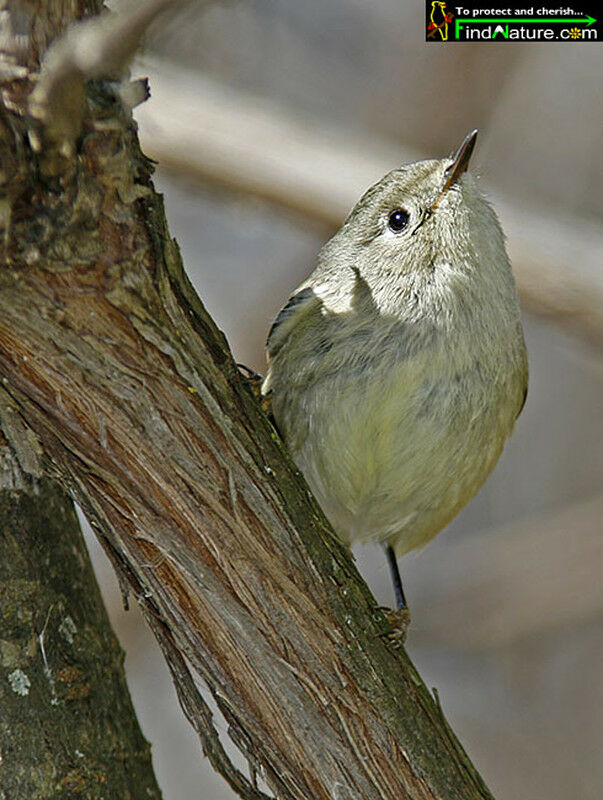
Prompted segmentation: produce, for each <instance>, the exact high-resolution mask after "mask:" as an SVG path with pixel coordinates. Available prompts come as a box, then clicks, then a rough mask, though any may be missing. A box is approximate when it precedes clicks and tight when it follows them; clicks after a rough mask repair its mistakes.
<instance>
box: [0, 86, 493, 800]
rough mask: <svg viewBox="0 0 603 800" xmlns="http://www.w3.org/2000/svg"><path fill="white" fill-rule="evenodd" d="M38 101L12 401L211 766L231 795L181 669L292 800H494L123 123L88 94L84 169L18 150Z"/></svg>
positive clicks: (13, 204)
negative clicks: (198, 682) (146, 638)
mask: <svg viewBox="0 0 603 800" xmlns="http://www.w3.org/2000/svg"><path fill="white" fill-rule="evenodd" d="M35 82H36V76H35V75H33V74H31V75H30V76H29V79H28V81H27V83H26V84H25V85H24V84H23V82H22V81H17V80H13V81H8V82H6V83H5V85H4V89H3V92H4V93H3V97H4V101H5V106H4V110H3V114H4V117H5V118H7V119H8V120H9V123H10V124H9V125H8V127H7V130H10V131H13V132H14V131H16V132H17V134H18V135H17V136H16V137H15V136H14V135H12V134H11V136H8V135H7V136H5V139H4V146H5V147H6V149H7V151H8V152H9V153H10V156H11V159H12V161H11V163H12V164H13V165H14V175H13V177H12V178H11V180H10V181H7V182H6V183H5V187H4V193H5V202H6V203H8V204H9V206H10V220H11V224H10V227H9V228H7V230H6V235H5V241H6V245H5V258H4V259H3V263H2V267H1V269H0V374H1V375H2V384H3V388H4V391H5V392H6V393H7V394H8V395H9V396H10V398H11V402H12V403H13V404H14V406H15V407H16V409H17V410H18V413H19V415H20V417H21V419H22V420H23V422H24V424H25V425H26V426H27V427H28V428H29V430H30V432H31V434H28V435H31V436H33V437H34V441H35V442H36V446H37V447H39V448H41V449H42V450H43V452H44V454H45V458H47V459H49V460H50V462H51V463H52V470H53V474H54V475H55V476H56V477H57V478H58V479H59V480H60V481H61V482H62V483H63V485H64V486H66V487H68V488H69V490H70V491H71V492H72V493H73V494H74V496H75V497H76V499H77V500H78V502H79V503H80V504H81V506H82V507H83V508H84V510H85V513H86V515H87V517H88V519H89V520H90V522H91V524H92V526H93V528H94V529H95V531H96V532H97V534H99V536H100V538H101V541H102V542H103V543H104V545H105V547H106V549H107V551H108V552H109V553H110V555H111V557H112V559H113V562H114V564H116V566H117V567H118V569H119V571H120V572H121V574H122V576H123V577H124V578H125V580H127V582H128V584H129V586H130V587H131V588H132V591H133V592H134V594H135V596H136V597H137V598H138V600H139V602H140V603H141V604H142V606H143V608H144V610H145V613H146V615H147V618H148V619H149V621H150V622H151V625H152V627H153V628H154V630H155V631H156V632H157V633H159V634H160V635H159V639H160V642H161V643H162V645H163V647H164V649H165V650H166V655H167V657H168V661H169V662H170V664H171V668H172V671H173V674H174V676H175V679H176V682H177V684H178V686H179V692H180V697H181V700H182V702H183V705H184V707H185V709H186V711H187V714H189V715H190V717H192V719H193V720H194V724H195V727H197V729H198V730H199V731H200V732H202V739H204V741H205V746H206V750H207V752H208V754H212V755H211V757H212V758H213V759H214V763H216V764H220V762H221V769H222V771H223V774H224V773H228V771H229V767H228V765H226V764H224V761H223V758H222V753H221V752H220V751H219V748H217V746H216V741H215V737H214V736H213V734H212V733H211V731H210V730H209V729H208V727H207V714H206V708H205V707H204V706H203V704H202V702H201V700H200V697H199V695H198V692H197V691H196V689H195V690H194V691H193V689H194V683H193V682H192V681H191V680H190V674H189V673H188V666H187V671H184V665H190V669H191V670H192V672H193V674H196V675H197V676H199V677H200V678H202V679H203V680H204V681H205V682H206V683H207V685H208V686H209V688H210V690H211V692H212V694H213V696H214V698H215V700H216V702H217V704H218V706H219V708H220V710H221V711H222V713H223V714H224V715H225V717H226V719H227V721H228V723H229V725H230V731H229V732H230V735H231V738H232V739H233V740H234V741H235V743H236V744H237V745H238V746H239V747H240V749H241V750H242V751H243V752H244V754H245V755H246V756H247V758H248V759H249V760H250V761H251V762H252V763H253V764H257V765H259V767H260V768H261V770H262V774H263V777H264V778H265V780H266V782H267V784H268V786H269V787H270V789H271V791H272V792H273V793H274V794H275V795H276V796H277V797H279V798H282V799H283V800H293V799H295V800H302V798H303V800H308V798H313V800H319V799H324V800H327V798H329V800H331V799H332V798H337V800H352V798H354V799H355V798H363V800H389V799H390V798H391V800H393V799H394V798H396V800H399V799H400V798H411V800H419V799H420V800H427V799H429V800H434V799H435V798H440V799H443V798H446V800H461V798H462V800H474V799H476V798H488V797H490V795H489V793H488V791H487V789H486V788H485V786H484V784H483V782H482V780H481V779H480V777H479V776H478V774H477V773H476V771H475V769H474V768H473V766H472V765H471V763H470V761H469V760H468V758H467V756H466V755H465V753H464V752H463V750H462V748H461V747H460V745H459V744H458V742H457V741H456V739H454V737H453V736H451V735H450V734H449V732H448V727H447V725H446V723H445V721H444V719H443V717H442V715H441V713H440V711H439V709H438V707H437V706H436V704H435V703H434V700H433V698H432V697H431V695H430V694H429V692H428V691H427V690H426V688H425V686H424V685H423V683H422V681H421V680H420V678H419V676H418V675H417V673H416V671H415V670H414V668H413V666H412V665H411V663H410V662H409V660H408V659H407V657H406V655H405V654H404V652H403V651H396V650H394V649H393V648H392V647H390V646H389V645H388V642H387V639H386V638H385V637H384V635H383V634H384V633H385V632H386V631H387V623H386V620H385V617H384V615H383V613H382V611H381V610H379V608H378V607H377V606H376V603H375V601H374V598H373V597H372V596H371V594H370V592H369V591H368V589H367V587H366V585H365V584H364V582H363V581H362V580H361V578H360V576H359V575H358V573H357V571H356V570H355V568H354V566H353V563H352V561H351V558H350V554H349V552H348V551H347V550H346V549H345V548H344V547H343V546H342V545H341V544H340V543H339V542H338V541H337V540H336V538H335V537H334V536H333V534H332V532H331V530H330V529H329V527H328V525H327V523H326V521H325V519H324V517H323V515H322V513H321V512H320V509H319V508H318V507H317V506H316V504H315V502H314V501H313V499H312V497H311V496H310V494H309V491H308V489H307V486H306V485H305V483H304V481H303V479H302V477H301V475H300V474H299V473H298V471H297V470H296V469H295V467H294V466H293V464H292V463H291V461H290V459H289V457H288V456H287V454H286V452H284V450H283V447H282V445H281V443H280V441H279V439H278V437H277V435H276V433H275V431H274V430H273V429H272V428H271V426H270V424H269V422H268V420H267V419H266V417H265V416H264V415H263V413H262V411H261V409H260V408H259V406H258V404H257V402H256V401H255V399H254V397H253V396H252V394H251V393H250V391H249V390H248V388H247V386H246V384H245V382H244V380H242V379H241V377H240V375H239V373H238V370H237V368H236V366H235V364H234V363H233V360H232V357H231V355H230V352H229V350H228V346H227V343H226V341H225V339H224V337H223V335H222V334H221V333H220V331H218V330H217V328H216V327H215V325H214V323H213V321H212V320H211V318H210V317H209V316H208V314H207V312H206V311H205V309H204V308H203V306H202V304H201V302H200V301H199V299H198V297H197V296H196V295H195V293H194V291H193V289H192V287H191V285H190V283H189V282H188V280H187V278H186V275H185V274H184V271H183V268H182V263H181V260H180V255H179V252H178V249H177V247H176V245H175V243H174V242H173V241H172V239H171V238H170V236H169V232H168V230H167V227H166V222H165V217H164V212H163V207H162V203H161V198H160V197H159V196H157V195H156V194H155V193H154V190H153V187H152V183H151V179H150V175H151V167H150V164H149V162H148V160H147V159H145V157H144V156H143V155H142V153H141V152H140V150H139V147H138V142H137V138H136V134H135V130H134V126H133V124H132V122H131V119H130V117H129V112H128V111H127V110H125V109H124V108H123V106H122V104H121V102H120V100H119V98H118V97H117V96H116V94H115V92H114V91H113V90H112V88H111V87H110V86H107V85H106V84H105V83H103V82H102V81H100V80H99V81H95V82H94V83H92V84H90V86H89V88H88V93H87V94H86V95H85V96H84V98H83V103H84V107H83V113H82V115H81V119H82V122H81V126H80V130H81V134H80V136H79V138H78V139H77V140H76V142H75V147H74V148H73V151H72V152H67V153H66V152H65V150H64V149H62V148H61V145H60V143H59V141H58V140H56V139H55V138H54V137H52V136H50V137H48V136H42V137H40V139H39V141H40V142H42V149H41V150H40V151H39V152H37V151H36V150H35V149H32V148H31V146H30V145H27V144H26V145H25V146H24V148H25V149H23V150H19V149H18V148H17V146H16V145H15V144H14V142H15V141H18V142H26V143H27V142H31V141H32V139H31V137H30V134H31V128H32V125H33V124H39V123H34V122H32V120H31V117H30V116H29V114H28V113H27V109H28V107H29V106H28V103H29V95H30V91H31V90H34V91H35V89H34V87H35ZM49 124H50V125H51V124H52V123H51V121H49ZM42 133H44V131H42ZM21 438H22V439H23V437H21ZM187 675H188V677H187ZM228 779H229V780H230V782H231V785H233V786H234V787H235V788H236V789H237V791H239V792H240V793H242V794H243V796H247V797H260V796H261V795H260V794H259V793H257V794H255V795H254V794H253V793H251V794H250V788H253V787H252V786H251V784H249V783H248V782H245V781H244V779H242V777H241V776H239V775H237V774H235V773H230V776H229V778H228ZM245 793H247V794H245Z"/></svg>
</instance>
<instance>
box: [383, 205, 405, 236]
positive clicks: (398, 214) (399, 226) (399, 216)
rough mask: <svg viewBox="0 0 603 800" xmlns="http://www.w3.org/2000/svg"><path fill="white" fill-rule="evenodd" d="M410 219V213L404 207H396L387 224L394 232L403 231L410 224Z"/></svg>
mask: <svg viewBox="0 0 603 800" xmlns="http://www.w3.org/2000/svg"><path fill="white" fill-rule="evenodd" d="M409 219H410V214H409V213H408V211H406V210H405V209H404V208H396V209H395V211H392V213H391V214H390V215H389V219H388V220H387V226H388V228H389V229H390V231H393V232H394V233H400V231H403V230H404V228H405V227H406V226H407V225H408V220H409Z"/></svg>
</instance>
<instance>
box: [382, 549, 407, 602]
mask: <svg viewBox="0 0 603 800" xmlns="http://www.w3.org/2000/svg"><path fill="white" fill-rule="evenodd" d="M385 555H386V557H387V563H388V564H389V572H390V575H391V576H392V583H393V584H394V594H395V595H396V610H397V611H402V609H404V608H408V606H407V605H406V598H405V597H404V589H403V588H402V578H401V577H400V570H399V569H398V561H397V559H396V554H395V552H394V548H393V547H392V546H391V544H386V545H385Z"/></svg>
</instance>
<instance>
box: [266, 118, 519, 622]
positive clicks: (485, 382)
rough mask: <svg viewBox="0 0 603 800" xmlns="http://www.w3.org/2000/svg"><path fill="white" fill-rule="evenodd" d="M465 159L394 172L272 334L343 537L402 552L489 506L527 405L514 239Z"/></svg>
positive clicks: (301, 450)
mask: <svg viewBox="0 0 603 800" xmlns="http://www.w3.org/2000/svg"><path fill="white" fill-rule="evenodd" d="M476 136H477V131H473V132H472V133H470V134H469V135H468V136H467V137H466V139H465V141H464V142H463V143H462V145H461V146H460V148H459V149H458V151H457V153H456V154H455V155H454V156H453V157H452V158H445V159H443V160H433V161H420V162H418V163H415V164H409V165H407V166H404V167H401V168H400V169H396V170H394V171H393V172H390V173H389V174H388V175H386V176H385V177H384V178H382V180H380V181H379V182H378V183H376V184H375V185H374V186H372V187H371V188H370V189H369V190H368V191H367V192H366V193H365V194H364V195H363V197H362V198H361V199H360V200H359V202H358V203H357V204H356V206H355V207H354V208H353V209H352V211H351V212H350V215H349V216H348V218H347V219H346V221H345V222H344V223H343V225H342V227H341V228H340V230H339V231H338V232H337V233H336V234H335V236H333V238H332V239H331V240H330V241H329V242H328V243H327V244H326V245H325V246H324V247H323V249H322V251H321V252H320V255H319V257H318V266H317V267H316V269H315V270H314V272H313V273H312V274H311V275H310V277H309V278H308V279H307V280H306V281H304V282H303V283H302V284H301V286H299V287H298V288H297V289H296V290H295V292H294V293H293V295H292V296H291V298H290V299H289V301H288V303H287V304H286V305H285V307H284V308H283V309H282V311H281V312H280V313H279V314H278V316H277V318H276V320H275V321H274V324H273V325H272V328H271V329H270V333H269V336H268V343H267V353H268V364H269V368H268V373H267V376H266V379H265V381H264V384H263V387H262V392H263V394H264V395H268V396H269V398H270V402H271V408H272V413H273V415H274V419H275V421H276V424H277V426H278V428H279V430H280V431H281V433H282V435H283V437H284V439H285V441H286V443H287V445H288V447H289V450H290V452H291V454H292V456H293V459H294V460H295V462H296V463H297V465H298V466H299V468H300V470H301V471H302V473H303V474H304V476H305V478H306V480H307V482H308V484H309V486H310V488H311V489H312V491H313V493H314V495H315V496H316V499H317V500H318V502H319V504H320V505H321V507H322V509H323V510H324V512H325V514H326V516H327V517H328V519H329V520H330V522H331V524H332V525H333V528H334V529H335V531H336V533H337V534H338V535H339V536H340V537H341V538H342V539H343V540H344V541H345V542H347V543H351V542H353V541H356V540H358V541H361V542H368V541H376V542H381V543H383V544H384V545H385V546H386V552H387V554H388V559H389V563H390V568H391V569H392V575H393V578H394V587H395V590H396V599H397V604H398V609H399V610H400V609H402V610H404V609H405V600H404V594H403V592H402V585H401V582H400V579H399V573H398V570H397V564H396V558H395V556H396V554H397V555H403V554H404V553H407V552H408V551H409V550H411V549H413V548H415V547H420V546H422V545H425V544H426V543H427V542H428V541H429V540H430V539H431V538H433V537H434V536H435V535H436V534H437V533H438V532H439V531H440V530H441V529H442V528H443V527H444V526H445V525H446V524H447V523H448V522H449V521H450V520H451V519H452V518H453V517H454V516H455V515H456V514H457V513H458V512H459V511H460V509H461V508H462V507H463V506H464V505H465V504H466V503H467V502H468V501H469V500H470V499H471V498H472V497H473V496H474V495H475V493H476V492H477V491H478V489H479V488H480V487H481V486H482V484H483V483H484V481H485V480H486V478H487V476H488V475H489V473H490V472H491V470H492V469H493V467H494V465H495V464H496V462H497V460H498V458H499V456H500V454H501V451H502V449H503V445H504V443H505V440H506V438H507V436H508V435H509V434H510V433H511V430H512V429H513V425H514V423H515V420H516V418H517V416H518V414H519V413H520V411H521V409H522V407H523V403H524V401H525V396H526V391H527V358H526V349H525V344H524V339H523V332H522V328H521V322H520V318H519V306H518V301H517V294H516V290H515V282H514V280H513V275H512V273H511V265H510V263H509V259H508V257H507V253H506V251H505V245H504V237H503V232H502V230H501V227H500V224H499V222H498V219H497V217H496V214H495V213H494V211H493V209H492V207H491V206H490V205H489V203H488V202H487V201H486V200H485V198H484V197H483V196H482V194H481V193H480V191H479V189H478V188H477V186H476V184H475V181H474V180H473V178H472V177H471V176H470V175H469V174H468V173H467V172H466V170H467V165H468V163H469V158H470V156H471V152H472V150H473V147H474V144H475V139H476Z"/></svg>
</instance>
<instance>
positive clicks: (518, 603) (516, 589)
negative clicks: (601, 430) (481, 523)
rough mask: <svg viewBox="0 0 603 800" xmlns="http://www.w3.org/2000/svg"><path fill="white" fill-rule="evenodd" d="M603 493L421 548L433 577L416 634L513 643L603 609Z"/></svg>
mask: <svg viewBox="0 0 603 800" xmlns="http://www.w3.org/2000/svg"><path fill="white" fill-rule="evenodd" d="M602 519H603V496H602V497H596V498H593V499H590V500H587V501H584V502H581V503H576V504H573V505H571V506H568V507H566V508H563V509H560V510H558V511H555V512H552V513H547V514H542V515H540V516H535V517H529V518H527V519H522V520H521V521H519V522H517V523H514V524H513V525H507V526H505V527H504V528H502V529H497V530H491V531H484V532H482V533H481V534H480V535H479V536H475V537H471V540H470V541H465V540H462V539H461V540H460V541H447V540H439V541H438V542H437V543H436V544H435V545H433V546H432V547H431V548H430V549H428V550H427V551H425V552H424V553H423V554H422V555H421V562H422V563H421V569H425V570H426V571H427V572H428V573H429V575H430V576H431V577H430V582H429V591H428V592H425V593H424V594H423V595H419V596H418V597H417V598H416V599H417V600H418V603H417V606H418V608H420V609H421V616H420V618H419V619H417V620H416V625H415V629H414V632H413V636H414V637H415V638H416V640H418V639H420V638H421V637H423V638H428V639H430V640H433V639H436V640H438V641H439V642H445V643H448V644H450V645H451V646H453V647H465V648H484V647H499V646H505V645H508V644H509V643H511V642H515V641H517V640H519V639H523V638H526V637H533V636H536V635H538V634H542V633H547V632H549V631H553V630H554V631H557V632H558V631H559V630H560V629H562V628H563V627H565V626H577V625H580V624H581V623H583V622H586V621H588V620H589V619H594V618H596V617H597V616H598V615H600V614H601V612H602V611H603V582H602V581H601V578H600V576H601V567H602V566H603V546H602V543H601V520H602Z"/></svg>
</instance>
